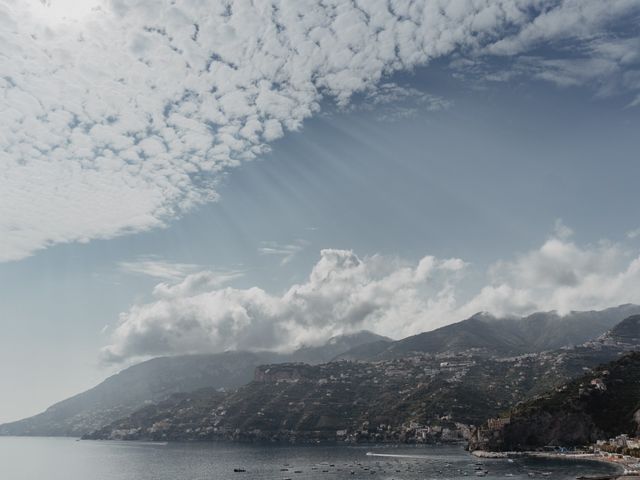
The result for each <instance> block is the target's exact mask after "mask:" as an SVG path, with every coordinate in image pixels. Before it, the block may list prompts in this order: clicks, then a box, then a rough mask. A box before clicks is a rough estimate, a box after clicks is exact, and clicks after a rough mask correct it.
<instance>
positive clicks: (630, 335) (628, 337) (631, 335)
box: [598, 315, 640, 348]
mask: <svg viewBox="0 0 640 480" xmlns="http://www.w3.org/2000/svg"><path fill="white" fill-rule="evenodd" d="M598 341H599V342H601V343H603V344H605V345H608V344H615V345H628V346H629V347H631V348H633V347H634V346H636V345H638V344H640V315H633V316H631V317H629V318H626V319H624V320H623V321H622V322H620V323H619V324H618V325H616V326H615V327H614V328H612V329H611V330H610V331H608V332H607V333H606V334H604V335H603V336H602V337H600V338H599V339H598Z"/></svg>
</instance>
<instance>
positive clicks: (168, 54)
mask: <svg viewBox="0 0 640 480" xmlns="http://www.w3.org/2000/svg"><path fill="white" fill-rule="evenodd" d="M80 5H81V6H82V8H81V7H80ZM88 5H90V6H91V7H93V8H92V9H89V8H88V7H87V6H88ZM65 9H66V10H65ZM80 10H82V14H83V15H82V18H80V15H77V17H78V18H75V19H74V15H73V14H74V12H75V13H78V12H79V11H80ZM639 10H640V5H639V4H638V2H637V0H610V1H608V2H602V1H601V0H564V1H561V0H491V1H489V0H473V1H472V0H463V1H449V0H447V1H444V0H441V1H439V0H432V1H426V0H423V1H409V0H366V1H365V0H362V1H359V0H356V1H352V0H323V1H317V0H316V1H312V0H289V1H286V0H282V1H275V0H258V1H254V2H251V1H248V0H226V1H224V0H220V1H205V0H183V1H177V2H169V1H160V0H110V1H109V0H86V1H84V2H81V3H80V2H69V1H68V0H48V1H47V2H39V1H36V0H0V55H1V56H2V62H0V72H1V73H0V89H1V97H0V102H1V103H0V110H1V114H2V122H0V145H1V147H2V148H0V196H1V198H2V201H1V202H0V261H7V260H16V259H20V258H23V257H25V256H28V255H30V254H32V253H33V252H35V251H37V250H39V249H42V248H45V247H47V246H48V245H52V244H56V243H62V242H72V241H89V240H91V239H94V238H110V237H113V236H116V235H121V234H125V233H131V232H138V231H144V230H147V229H150V228H157V227H162V226H164V225H166V223H167V222H168V221H169V220H171V219H172V218H175V217H176V216H178V215H180V214H181V213H184V212H186V211H188V210H189V209H191V208H193V207H194V206H196V205H198V204H200V203H202V202H206V201H211V200H213V199H215V198H216V192H215V189H214V187H215V182H216V179H217V178H218V176H219V174H220V172H222V171H224V170H226V169H228V168H230V167H233V166H236V165H238V164H239V163H240V162H242V161H245V160H247V159H251V158H254V157H255V156H256V155H259V154H260V153H261V152H264V151H265V149H266V148H268V144H269V142H271V141H273V140H274V139H277V138H279V137H281V136H282V135H283V133H284V132H285V131H287V130H296V129H299V128H300V127H301V125H302V122H303V120H304V119H305V118H307V117H309V116H311V115H313V114H314V113H315V112H317V111H318V110H319V105H320V101H321V100H322V98H323V97H330V98H334V99H335V100H336V101H337V102H338V103H339V104H340V105H342V106H345V105H347V103H348V102H349V99H350V97H351V96H352V94H353V93H354V92H372V91H373V92H375V90H376V88H375V87H376V85H377V84H378V83H379V81H380V79H381V78H383V77H384V76H385V75H388V74H391V73H392V72H394V71H398V70H407V69H411V68H413V67H415V66H418V65H423V64H426V63H428V62H429V61H430V60H431V59H434V58H437V57H442V56H446V55H456V54H457V55H463V56H464V60H465V61H462V60H460V61H459V62H458V67H459V68H462V69H465V68H466V69H471V70H472V71H473V69H478V68H479V67H478V65H479V62H480V63H481V59H483V58H486V56H487V55H500V56H504V57H507V58H511V57H513V58H516V57H517V59H518V60H517V66H518V69H516V70H514V72H518V71H520V72H524V74H527V75H536V76H538V77H539V78H542V79H547V80H550V81H554V82H556V83H559V84H572V85H573V84H581V83H595V84H597V88H598V89H600V90H602V89H603V85H607V86H609V88H616V89H620V88H622V89H627V90H628V91H631V92H636V91H637V90H638V86H639V85H640V75H638V74H637V69H636V70H634V68H636V67H635V66H637V64H638V58H637V57H638V54H637V52H638V49H637V43H638V40H637V32H635V30H633V31H631V33H630V32H629V31H625V32H616V35H610V33H611V32H610V31H609V30H610V28H611V25H612V24H614V23H615V22H616V21H618V20H620V19H629V18H634V17H633V15H634V14H636V13H637V12H638V11H639ZM65 15H68V16H69V17H70V18H69V19H65V18H63V17H64V16H65ZM566 38H570V39H572V40H575V43H576V45H577V46H576V51H577V52H578V53H579V55H580V57H581V58H580V59H578V60H577V61H576V60H575V59H574V58H571V59H563V58H562V54H566V50H565V51H564V53H562V52H561V55H560V56H558V54H557V52H556V54H555V55H554V57H553V58H552V59H548V58H544V57H540V56H528V57H525V56H523V55H524V54H525V53H526V52H528V51H530V50H531V49H533V48H536V47H538V46H540V45H541V44H545V45H546V46H549V45H553V43H554V42H556V41H559V40H562V39H566ZM538 50H539V49H538ZM538 55H539V52H538ZM573 55H574V54H573V53H572V56H573ZM596 67H597V68H596ZM452 68H453V67H452ZM634 72H636V73H634ZM494 78H498V76H496V75H494ZM603 79H604V81H603ZM605 93H606V92H605ZM383 94H384V92H383ZM369 98H375V95H373V96H371V93H369Z"/></svg>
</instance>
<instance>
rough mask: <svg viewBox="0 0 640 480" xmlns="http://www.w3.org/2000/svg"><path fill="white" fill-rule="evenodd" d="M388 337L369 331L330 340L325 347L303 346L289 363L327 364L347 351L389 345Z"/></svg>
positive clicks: (288, 358)
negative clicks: (369, 346)
mask: <svg viewBox="0 0 640 480" xmlns="http://www.w3.org/2000/svg"><path fill="white" fill-rule="evenodd" d="M392 341H393V340H391V339H390V338H388V337H383V336H382V335H377V334H375V333H373V332H369V331H367V330H362V331H360V332H356V333H351V334H345V335H338V336H335V337H332V338H330V339H329V340H328V341H327V342H326V343H325V344H324V345H320V346H316V347H308V346H303V347H300V348H299V349H298V350H296V351H295V352H293V353H292V354H291V355H289V356H288V357H287V361H288V362H294V363H295V362H301V363H308V364H311V365H315V364H318V363H326V362H328V361H330V360H333V359H334V358H336V357H338V356H340V355H341V354H343V353H344V352H346V351H349V350H352V349H357V348H367V346H368V345H371V344H374V345H379V344H381V345H387V344H389V343H391V342H392Z"/></svg>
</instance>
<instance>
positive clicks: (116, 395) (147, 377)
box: [0, 331, 388, 436]
mask: <svg viewBox="0 0 640 480" xmlns="http://www.w3.org/2000/svg"><path fill="white" fill-rule="evenodd" d="M387 340H388V339H386V338H385V337H381V336H379V335H375V334H373V333H371V332H366V331H363V332H358V333H354V334H349V335H341V336H337V337H333V338H331V339H330V340H329V341H328V342H327V343H326V344H325V345H321V346H317V347H302V348H300V349H298V350H296V351H294V352H293V353H291V354H276V353H271V352H226V353H218V354H208V355H182V356H175V357H161V358H154V359H151V360H148V361H146V362H142V363H139V364H137V365H134V366H132V367H129V368H127V369H125V370H123V371H121V372H120V373H117V374H116V375H113V376H111V377H109V378H107V379H106V380H105V381H104V382H102V383H100V384H99V385H97V386H96V387H94V388H92V389H90V390H87V391H86V392H83V393H80V394H78V395H75V396H73V397H71V398H68V399H66V400H63V401H61V402H59V403H56V404H55V405H52V406H51V407H49V408H48V409H47V410H46V411H45V412H43V413H41V414H39V415H35V416H33V417H29V418H26V419H24V420H19V421H17V422H12V423H7V424H4V425H0V435H53V436H55V435H62V436H81V435H83V434H84V433H87V432H89V431H92V430H95V429H97V428H99V427H101V426H102V425H105V424H108V423H110V422H113V421H114V420H115V419H117V418H120V417H124V416H126V415H129V414H130V413H132V412H134V411H135V410H137V409H139V408H140V407H142V406H143V405H145V404H150V403H155V402H159V401H162V400H163V399H165V398H167V397H169V396H170V395H172V394H175V393H180V392H191V391H194V390H197V389H202V388H210V389H229V388H236V387H239V386H241V385H244V384H246V383H248V382H250V381H251V379H252V378H253V374H254V370H255V368H256V367H257V366H258V365H260V364H263V363H275V362H290V361H296V362H306V363H311V364H315V363H322V362H328V361H330V360H331V359H332V358H334V357H335V356H336V355H338V354H340V353H342V352H344V351H345V350H349V349H350V348H354V347H357V346H359V345H361V344H363V343H366V342H369V341H375V342H380V341H381V342H386V341H387Z"/></svg>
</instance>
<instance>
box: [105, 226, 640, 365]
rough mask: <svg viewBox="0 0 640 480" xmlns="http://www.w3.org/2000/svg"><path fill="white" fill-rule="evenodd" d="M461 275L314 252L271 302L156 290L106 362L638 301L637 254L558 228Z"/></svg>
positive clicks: (431, 265)
mask: <svg viewBox="0 0 640 480" xmlns="http://www.w3.org/2000/svg"><path fill="white" fill-rule="evenodd" d="M470 268H471V266H470V265H469V264H467V263H465V262H464V261H463V260H461V259H458V258H449V259H438V258H435V257H433V256H426V257H424V258H422V259H421V260H420V261H419V262H418V263H415V264H411V263H409V262H406V261H403V260H401V259H398V258H392V257H384V256H379V255H374V256H371V257H364V258H360V257H358V256H357V255H356V254H355V253H354V252H352V251H348V250H322V251H321V252H320V260H319V261H318V262H317V263H316V265H315V266H314V267H313V269H312V271H311V273H310V275H309V277H308V279H307V280H306V282H304V283H301V284H296V285H292V286H291V287H290V288H289V289H288V290H287V291H286V292H284V293H283V294H282V295H274V294H270V293H267V292H266V291H265V290H263V289H261V288H258V287H254V288H249V289H234V288H222V287H219V286H215V287H211V286H210V285H207V279H208V278H209V275H210V274H208V273H207V272H203V273H199V274H195V275H192V276H187V277H186V278H185V280H184V281H182V282H180V283H177V284H175V285H172V286H170V285H167V284H161V285H159V286H158V287H156V290H155V292H154V295H155V297H156V298H155V300H154V301H152V302H150V303H147V304H141V305H135V306H134V307H132V308H131V309H130V310H129V311H127V312H124V313H122V314H121V317H120V321H119V324H118V326H117V327H116V329H115V331H114V333H113V336H112V339H111V344H110V345H108V346H107V347H105V348H104V349H103V356H104V358H105V359H106V360H107V361H121V360H123V359H127V358H134V357H140V356H147V355H160V354H175V353H188V352H191V353H193V352H214V351H222V350H228V349H276V350H278V349H286V348H291V347H292V346H295V345H300V344H303V343H307V344H313V343H318V342H321V341H323V340H326V339H327V338H329V337H331V336H333V335H337V334H341V333H350V332H354V331H357V330H361V329H369V330H372V331H375V332H377V333H380V334H383V335H387V336H390V337H393V338H401V337H404V336H407V335H411V334H415V333H418V332H422V331H426V330H431V329H433V328H436V327H439V326H442V325H445V324H448V323H452V322H455V321H459V320H462V319H464V318H467V317H469V316H471V315H473V314H474V313H476V312H478V311H488V312H491V313H493V314H495V315H499V316H502V315H525V314H529V313H532V312H534V311H540V310H557V311H558V312H559V313H561V314H563V313H567V312H569V311H571V310H588V309H602V308H606V307H609V306H612V305H618V304H623V303H629V302H631V303H640V291H639V290H638V288H637V285H639V284H640V255H639V254H638V252H637V251H636V252H634V253H632V252H631V251H629V250H628V249H627V248H625V247H624V246H622V245H619V244H613V243H610V242H601V243H599V244H596V245H586V246H581V245H578V244H576V243H574V242H573V241H572V240H571V232H570V231H569V230H568V229H566V228H565V227H562V226H561V225H559V228H557V229H556V233H554V234H553V235H552V236H551V237H550V238H549V239H548V240H546V241H545V242H544V243H543V245H541V246H540V247H539V248H537V249H534V250H532V251H530V252H527V253H525V254H523V255H521V256H518V257H517V258H514V259H512V260H508V261H500V262H496V263H495V264H494V265H492V266H491V268H490V269H489V271H488V272H487V275H486V285H484V286H481V287H480V288H478V289H477V290H476V291H475V292H468V291H466V289H465V288H464V286H463V282H464V280H465V275H466V272H467V271H468V270H469V269H470Z"/></svg>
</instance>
